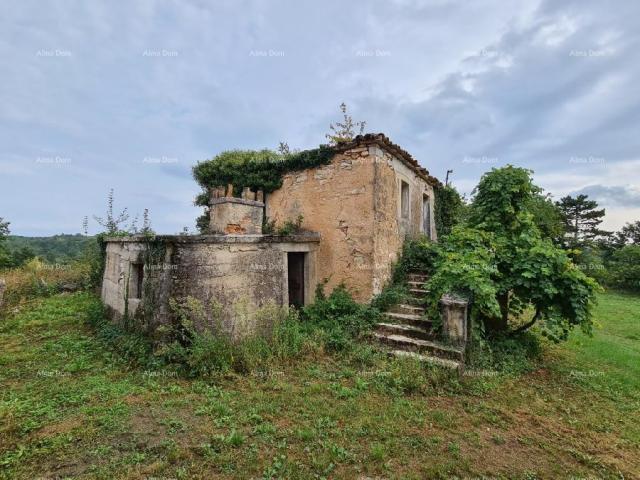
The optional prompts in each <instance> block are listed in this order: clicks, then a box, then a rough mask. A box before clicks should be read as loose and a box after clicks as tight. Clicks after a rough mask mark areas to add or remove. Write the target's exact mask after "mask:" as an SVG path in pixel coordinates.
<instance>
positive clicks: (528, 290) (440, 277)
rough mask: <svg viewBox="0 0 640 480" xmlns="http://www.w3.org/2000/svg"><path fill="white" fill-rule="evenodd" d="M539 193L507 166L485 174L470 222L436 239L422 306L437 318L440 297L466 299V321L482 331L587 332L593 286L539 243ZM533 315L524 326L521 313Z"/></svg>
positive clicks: (545, 242) (526, 176)
mask: <svg viewBox="0 0 640 480" xmlns="http://www.w3.org/2000/svg"><path fill="white" fill-rule="evenodd" d="M539 193H540V189H539V188H538V187H536V186H535V185H534V184H533V182H532V181H531V172H530V171H529V170H525V169H522V168H516V167H513V166H507V167H504V168H499V169H493V170H492V171H491V172H489V173H486V174H485V175H483V177H482V179H481V180H480V184H479V185H478V187H477V189H476V191H475V197H474V199H473V202H472V204H471V206H470V209H469V219H468V221H467V224H466V225H465V226H462V227H455V228H453V230H452V232H451V234H450V235H448V236H445V237H444V238H441V239H440V242H439V245H438V246H437V247H436V248H437V257H436V260H435V262H434V273H433V275H432V277H431V279H430V281H429V282H428V284H427V288H428V289H429V290H430V295H429V299H428V304H429V305H428V306H429V310H430V313H431V314H432V315H436V313H437V308H438V301H439V299H440V298H441V296H442V295H443V294H445V293H454V294H459V295H462V296H465V297H467V298H469V299H470V300H471V301H472V302H473V304H472V307H471V314H472V318H473V319H475V320H476V321H477V322H479V324H480V325H481V327H482V328H483V329H485V330H486V331H490V332H492V333H494V334H496V333H501V332H502V333H504V332H507V331H508V330H509V329H510V325H509V323H510V322H511V323H513V324H514V326H515V327H516V330H524V329H526V328H529V327H530V326H532V325H534V324H535V323H537V322H540V323H542V325H543V333H544V334H545V335H546V336H548V337H549V338H551V339H552V340H555V341H558V340H564V339H566V338H567V336H568V333H569V331H570V330H571V328H572V327H573V326H576V325H579V326H580V327H581V328H582V329H583V331H585V332H590V331H591V327H592V320H591V308H592V305H593V302H594V300H595V293H596V291H597V290H598V288H599V287H598V285H597V283H596V282H595V281H594V280H593V279H592V278H590V277H588V276H587V275H585V274H584V273H583V272H582V271H581V270H580V269H579V268H578V267H576V265H574V264H573V263H572V261H571V259H570V258H569V256H568V255H567V253H566V252H565V251H564V250H562V249H560V248H558V247H556V246H555V245H554V244H553V243H552V242H551V240H549V239H545V238H543V237H542V235H541V233H540V230H539V229H538V227H537V225H536V222H535V217H534V215H533V213H532V205H534V204H535V203H536V202H535V198H536V195H539ZM525 313H529V314H531V315H532V318H531V319H530V320H526V321H524V323H523V321H522V318H523V315H524V314H525Z"/></svg>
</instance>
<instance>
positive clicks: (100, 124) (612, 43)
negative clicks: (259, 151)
mask: <svg viewBox="0 0 640 480" xmlns="http://www.w3.org/2000/svg"><path fill="white" fill-rule="evenodd" d="M639 18H640V2H637V1H629V0H624V1H622V0H619V1H609V2H602V1H591V0H567V1H561V0H553V1H540V0H521V1H518V2H505V1H504V0H478V1H474V2H467V1H447V0H431V1H417V0H394V1H390V0H384V1H383V0H379V1H375V0H374V1H350V2H345V1H344V0H342V1H337V0H336V1H334V0H323V1H322V2H317V1H310V0H287V1H284V0H269V1H266V0H261V1H243V0H233V1H216V2H207V1H200V0H180V1H170V0H165V1H150V0H132V1H127V2H114V1H102V0H92V1H91V2H86V1H74V0H64V1H47V2H43V1H41V0H35V1H31V0H21V1H20V2H10V1H9V0H0V57H1V58H2V62H0V78H1V79H2V80H1V81H0V105H1V107H0V217H3V218H4V219H5V220H9V221H10V222H11V225H10V228H11V232H12V234H16V235H52V234H57V233H63V232H64V233H77V232H80V231H81V230H82V219H83V217H85V216H88V217H89V232H90V233H96V232H97V231H99V230H100V227H99V226H98V225H97V223H96V222H95V221H94V220H93V219H92V216H93V215H99V216H101V215H104V211H105V209H106V199H107V195H108V193H109V190H110V189H111V188H113V189H114V192H115V194H114V196H115V207H116V209H122V208H124V207H127V208H128V211H129V212H131V213H132V214H133V215H135V214H136V213H138V214H139V215H141V214H142V211H143V210H144V209H145V208H148V209H149V210H150V217H151V222H152V227H153V228H154V229H155V230H156V231H157V232H158V233H177V232H179V231H182V229H183V228H184V227H188V228H189V230H191V231H194V230H195V227H194V225H195V219H196V217H197V216H198V215H199V214H200V213H201V211H200V208H198V207H194V206H193V198H194V196H195V195H196V194H197V193H198V191H199V187H198V185H197V184H196V183H195V181H194V180H193V178H192V176H191V167H192V166H193V165H194V164H195V163H196V162H198V161H202V160H206V159H209V158H212V157H214V156H215V155H217V154H218V153H220V152H221V151H224V150H228V149H234V148H242V149H255V148H276V147H277V145H278V143H279V142H280V141H286V142H287V143H288V144H289V145H290V147H291V148H301V149H304V148H313V147H316V146H317V145H319V144H320V143H324V142H325V133H327V131H328V130H329V129H328V126H329V124H330V123H331V122H334V121H337V120H340V112H339V105H340V103H341V102H345V103H346V104H347V105H348V107H349V111H350V112H351V114H352V115H353V117H354V119H355V120H365V121H366V122H367V128H366V131H368V132H383V133H385V134H386V135H388V136H389V138H390V139H391V140H392V141H393V142H395V143H397V144H399V145H400V146H402V147H403V148H404V149H405V150H408V151H409V152H410V153H411V154H412V155H413V156H414V157H415V158H416V159H417V160H418V161H419V162H420V163H421V165H422V166H424V167H425V168H427V169H428V170H429V172H430V173H431V174H432V175H435V176H436V177H438V178H440V179H441V180H444V177H445V174H446V171H447V170H453V173H452V174H450V179H451V181H452V183H453V185H454V186H456V187H457V188H458V189H459V190H460V191H461V192H462V193H465V194H467V195H469V194H470V193H471V192H472V190H473V188H474V186H475V185H476V184H477V182H478V180H479V179H480V177H481V175H482V174H483V173H484V172H486V171H488V170H490V169H491V168H495V167H500V166H503V165H506V164H513V165H517V166H521V167H526V168H529V169H531V170H533V171H534V180H535V182H536V183H537V184H538V185H539V186H541V187H543V188H544V189H545V191H547V192H549V193H551V194H552V195H553V197H554V198H555V199H559V198H561V197H562V196H564V195H567V194H571V195H575V194H577V193H585V194H588V195H589V196H590V197H591V198H593V199H595V200H597V201H598V202H599V203H600V204H601V205H602V206H604V207H605V208H606V212H607V214H606V217H605V222H604V224H603V226H604V227H605V228H608V229H611V230H615V229H618V228H619V227H620V226H622V225H623V224H624V223H626V222H628V221H635V220H638V219H640V148H639V147H640V84H639V82H638V79H639V78H640V58H639V57H640V23H639V22H638V19H639Z"/></svg>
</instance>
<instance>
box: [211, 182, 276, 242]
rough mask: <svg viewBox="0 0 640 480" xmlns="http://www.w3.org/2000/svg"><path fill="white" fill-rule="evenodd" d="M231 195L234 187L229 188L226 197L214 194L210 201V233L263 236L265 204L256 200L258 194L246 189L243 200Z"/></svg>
mask: <svg viewBox="0 0 640 480" xmlns="http://www.w3.org/2000/svg"><path fill="white" fill-rule="evenodd" d="M215 192H216V193H218V192H221V191H220V190H215ZM230 194H231V195H232V194H233V186H232V185H228V186H227V190H226V196H216V195H214V194H213V192H212V195H211V199H210V200H209V207H210V208H209V233H214V234H223V235H261V234H262V219H263V217H264V203H263V202H260V201H257V200H254V199H255V198H256V194H255V193H253V192H252V191H251V190H250V189H249V188H246V187H245V188H244V189H243V190H242V198H235V197H233V196H230Z"/></svg>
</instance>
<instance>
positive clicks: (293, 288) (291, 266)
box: [287, 252, 306, 308]
mask: <svg viewBox="0 0 640 480" xmlns="http://www.w3.org/2000/svg"><path fill="white" fill-rule="evenodd" d="M305 255H306V253H304V252H288V253H287V265H288V268H287V269H288V274H289V305H292V306H294V307H296V308H300V307H302V306H304V293H305V292H304V274H305V272H304V262H305Z"/></svg>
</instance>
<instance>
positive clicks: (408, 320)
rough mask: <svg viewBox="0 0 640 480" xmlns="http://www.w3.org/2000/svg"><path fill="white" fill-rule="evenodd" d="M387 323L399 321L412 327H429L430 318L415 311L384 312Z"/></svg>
mask: <svg viewBox="0 0 640 480" xmlns="http://www.w3.org/2000/svg"><path fill="white" fill-rule="evenodd" d="M384 315H385V316H386V317H387V320H388V323H400V324H402V325H411V326H414V327H421V328H431V320H429V319H428V318H425V317H423V316H422V315H419V314H415V313H396V312H386V313H385V314H384Z"/></svg>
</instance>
